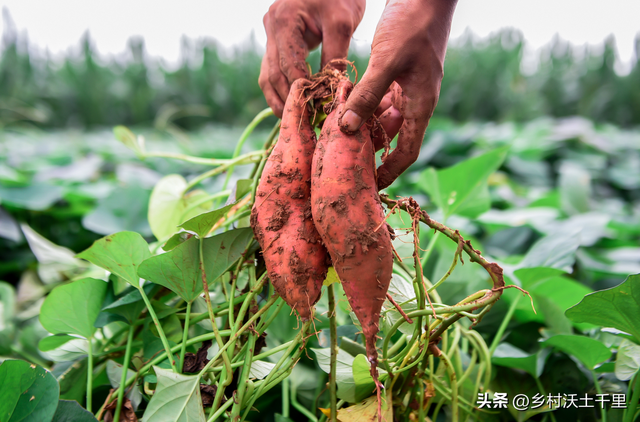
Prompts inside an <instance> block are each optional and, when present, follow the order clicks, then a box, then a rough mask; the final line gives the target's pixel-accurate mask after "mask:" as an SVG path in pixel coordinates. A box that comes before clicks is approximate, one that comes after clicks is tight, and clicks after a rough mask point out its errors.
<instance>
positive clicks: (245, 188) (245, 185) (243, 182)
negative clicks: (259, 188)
mask: <svg viewBox="0 0 640 422" xmlns="http://www.w3.org/2000/svg"><path fill="white" fill-rule="evenodd" d="M252 185H253V180H252V179H240V180H238V181H237V182H236V192H235V199H236V201H238V200H239V199H240V198H242V197H243V196H245V195H246V194H248V193H249V192H251V187H252Z"/></svg>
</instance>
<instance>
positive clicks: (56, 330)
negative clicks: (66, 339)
mask: <svg viewBox="0 0 640 422" xmlns="http://www.w3.org/2000/svg"><path fill="white" fill-rule="evenodd" d="M106 292H107V283H105V282H104V281H102V280H96V279H94V278H83V279H81V280H76V281H74V282H72V283H69V284H65V285H62V286H58V287H56V288H55V289H53V290H52V291H51V293H49V296H47V298H46V299H45V301H44V303H43V304H42V309H41V310H40V323H42V326H43V327H44V328H45V329H46V330H47V331H49V332H50V333H51V334H77V335H80V336H82V337H84V338H90V337H91V336H93V333H94V332H95V330H96V329H95V327H94V326H93V324H94V323H95V321H96V318H97V317H98V314H99V313H100V308H101V306H102V301H103V300H104V296H105V294H106Z"/></svg>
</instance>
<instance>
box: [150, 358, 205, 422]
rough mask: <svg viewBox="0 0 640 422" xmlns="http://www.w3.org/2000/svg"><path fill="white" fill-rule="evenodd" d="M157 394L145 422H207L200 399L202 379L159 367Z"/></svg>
mask: <svg viewBox="0 0 640 422" xmlns="http://www.w3.org/2000/svg"><path fill="white" fill-rule="evenodd" d="M153 369H154V370H155V372H156V375H157V377H158V385H157V387H156V392H155V394H154V395H153V397H152V398H151V401H150V402H149V406H147V410H145V412H144V416H143V418H144V420H145V422H174V421H180V422H193V421H198V422H205V421H206V418H205V415H204V410H203V407H202V398H201V397H200V378H199V377H198V376H197V375H193V376H189V375H181V374H175V373H173V372H172V371H168V370H164V369H162V368H159V367H157V366H154V367H153Z"/></svg>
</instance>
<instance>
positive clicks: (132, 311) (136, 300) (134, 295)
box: [102, 284, 153, 324]
mask: <svg viewBox="0 0 640 422" xmlns="http://www.w3.org/2000/svg"><path fill="white" fill-rule="evenodd" d="M152 289H153V285H152V284H147V285H145V286H144V290H145V293H146V294H147V295H149V293H150V292H151V290H152ZM145 306H146V305H145V303H144V301H143V300H142V295H141V294H140V291H139V290H133V291H131V292H129V293H127V294H126V295H124V296H123V297H121V298H120V299H118V300H116V301H115V302H113V303H112V304H110V305H108V306H105V307H104V308H102V310H103V311H106V312H110V313H113V314H116V315H120V316H121V317H123V318H124V319H125V320H127V322H128V323H129V324H133V323H134V322H135V321H136V320H137V319H138V317H139V316H140V312H142V310H143V309H144V308H145Z"/></svg>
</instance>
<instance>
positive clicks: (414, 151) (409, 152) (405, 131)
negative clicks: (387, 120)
mask: <svg viewBox="0 0 640 422" xmlns="http://www.w3.org/2000/svg"><path fill="white" fill-rule="evenodd" d="M421 79H422V78H414V80H413V81H411V82H413V83H407V84H406V85H404V86H403V87H402V90H394V92H395V94H396V95H395V96H394V108H397V109H398V111H399V112H400V113H401V114H402V115H403V117H404V121H403V123H402V126H401V127H400V130H399V136H398V146H397V147H396V148H395V149H394V150H393V152H392V153H391V154H389V156H388V157H387V159H386V161H385V162H384V163H383V164H382V165H381V166H380V167H379V168H378V189H384V188H386V187H388V186H389V185H391V183H393V182H394V180H396V179H397V178H398V176H399V175H401V174H402V173H403V172H404V171H405V170H406V169H407V168H409V166H411V164H413V163H414V162H415V161H416V160H417V159H418V155H420V147H421V146H422V141H423V139H424V133H425V131H426V129H427V125H428V123H429V119H430V118H431V115H432V114H433V110H434V109H435V106H436V103H437V102H438V89H437V87H436V88H435V89H429V88H428V87H429V86H430V85H429V84H428V83H427V81H423V80H421ZM407 93H415V94H414V95H415V96H410V95H407Z"/></svg>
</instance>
